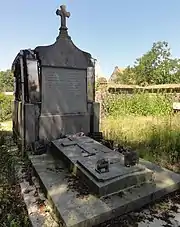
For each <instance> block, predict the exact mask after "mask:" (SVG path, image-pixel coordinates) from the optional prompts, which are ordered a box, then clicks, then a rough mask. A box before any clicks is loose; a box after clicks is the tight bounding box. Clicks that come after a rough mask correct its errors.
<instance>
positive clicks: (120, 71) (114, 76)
mask: <svg viewBox="0 0 180 227" xmlns="http://www.w3.org/2000/svg"><path fill="white" fill-rule="evenodd" d="M123 71H124V68H120V67H118V66H116V67H115V68H114V70H113V73H112V74H111V76H110V78H109V81H113V80H115V79H116V76H117V74H118V73H122V72H123Z"/></svg>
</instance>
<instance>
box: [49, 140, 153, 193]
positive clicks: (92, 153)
mask: <svg viewBox="0 0 180 227" xmlns="http://www.w3.org/2000/svg"><path fill="white" fill-rule="evenodd" d="M51 152H52V154H55V155H58V156H59V157H60V159H61V160H64V162H65V164H66V165H67V166H68V167H69V170H70V171H71V172H72V171H73V173H74V174H75V175H77V176H80V178H81V179H82V180H83V181H85V182H86V183H87V185H88V186H89V188H90V190H91V191H92V192H93V193H95V194H97V195H98V196H104V195H108V194H113V193H116V192H118V191H120V190H124V189H127V188H130V187H133V186H137V185H140V184H142V183H145V182H148V181H152V179H153V171H151V170H149V169H147V168H146V167H145V166H143V165H142V164H138V165H135V166H131V167H125V166H124V156H123V155H122V154H120V153H119V152H117V151H114V150H111V149H109V148H107V147H105V146H104V145H102V144H100V143H98V142H97V141H95V140H93V139H91V138H89V137H71V136H70V137H69V138H65V139H59V140H55V141H53V142H52V150H51ZM102 159H105V160H107V161H108V169H107V171H104V172H103V171H102V172H98V171H97V162H98V160H102Z"/></svg>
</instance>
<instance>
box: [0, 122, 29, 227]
mask: <svg viewBox="0 0 180 227" xmlns="http://www.w3.org/2000/svg"><path fill="white" fill-rule="evenodd" d="M18 156H19V154H18V150H17V149H16V146H15V144H14V143H13V140H12V123H11V121H7V122H3V123H1V124H0V166H1V168H0V227H7V226H8V227H22V226H23V227H29V226H31V225H30V222H29V219H28V216H27V211H26V207H25V203H24V201H23V199H22V196H21V191H20V186H19V184H18V182H17V179H16V175H15V163H17V162H18V160H17V159H18Z"/></svg>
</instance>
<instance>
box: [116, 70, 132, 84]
mask: <svg viewBox="0 0 180 227" xmlns="http://www.w3.org/2000/svg"><path fill="white" fill-rule="evenodd" d="M113 82H114V83H120V84H136V76H135V73H134V68H132V67H130V66H128V67H127V68H125V70H123V72H119V73H117V76H116V77H115V79H113Z"/></svg>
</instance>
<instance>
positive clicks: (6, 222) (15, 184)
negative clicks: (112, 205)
mask: <svg viewBox="0 0 180 227" xmlns="http://www.w3.org/2000/svg"><path fill="white" fill-rule="evenodd" d="M179 120H180V116H178V115H175V116H169V117H167V116H166V117H142V116H136V117H132V116H129V117H127V116H126V117H120V116H119V117H118V118H116V117H112V116H111V117H106V118H105V119H103V120H102V123H101V128H102V130H103V132H104V134H105V135H106V137H107V138H109V139H113V140H115V141H118V142H121V144H122V145H124V146H131V147H133V148H134V149H136V150H137V151H139V152H140V156H141V157H142V158H145V159H148V160H150V161H153V162H156V163H158V164H160V165H161V166H164V167H166V168H169V169H171V170H173V171H175V172H180V168H179V165H178V162H177V159H178V153H177V152H178V150H179V149H178V148H179V145H180V141H179V140H180V139H179V138H180V137H179V134H180V133H179V131H180V128H179V127H180V126H179V124H178V122H179ZM122 126H123V127H122ZM11 128H12V125H11V121H7V122H4V123H1V145H0V152H1V159H0V162H1V188H0V189H1V194H0V226H14V227H20V226H27V227H28V226H31V225H30V221H29V219H28V211H27V209H26V206H25V202H24V200H23V196H22V191H21V187H20V184H19V183H20V182H19V181H18V179H17V177H16V176H15V171H14V169H13V168H14V165H13V163H17V162H18V160H20V162H21V161H23V165H24V167H25V168H26V169H28V161H27V160H26V159H24V160H22V159H21V158H20V154H19V152H18V150H17V148H16V146H15V144H14V143H13V140H12V132H11ZM2 135H3V136H2ZM176 150H177V151H176ZM32 198H33V197H32ZM179 207H180V194H179V191H178V192H176V193H173V194H171V195H168V196H166V197H165V198H163V199H162V200H161V201H159V202H156V203H155V204H150V205H148V206H146V207H144V208H143V209H141V210H140V211H137V212H131V213H129V214H127V215H125V216H121V217H119V218H115V219H112V220H110V221H107V222H105V223H102V224H100V225H98V227H103V226H108V227H110V226H122V227H127V226H139V227H141V226H142V227H145V226H166V227H170V226H178V224H177V223H176V222H177V220H178V219H179V217H178V212H179ZM29 215H30V213H29ZM151 223H152V225H151ZM154 223H155V224H154ZM153 224H154V225H153ZM39 226H41V225H39ZM42 226H46V225H42ZM49 226H50V225H49Z"/></svg>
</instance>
